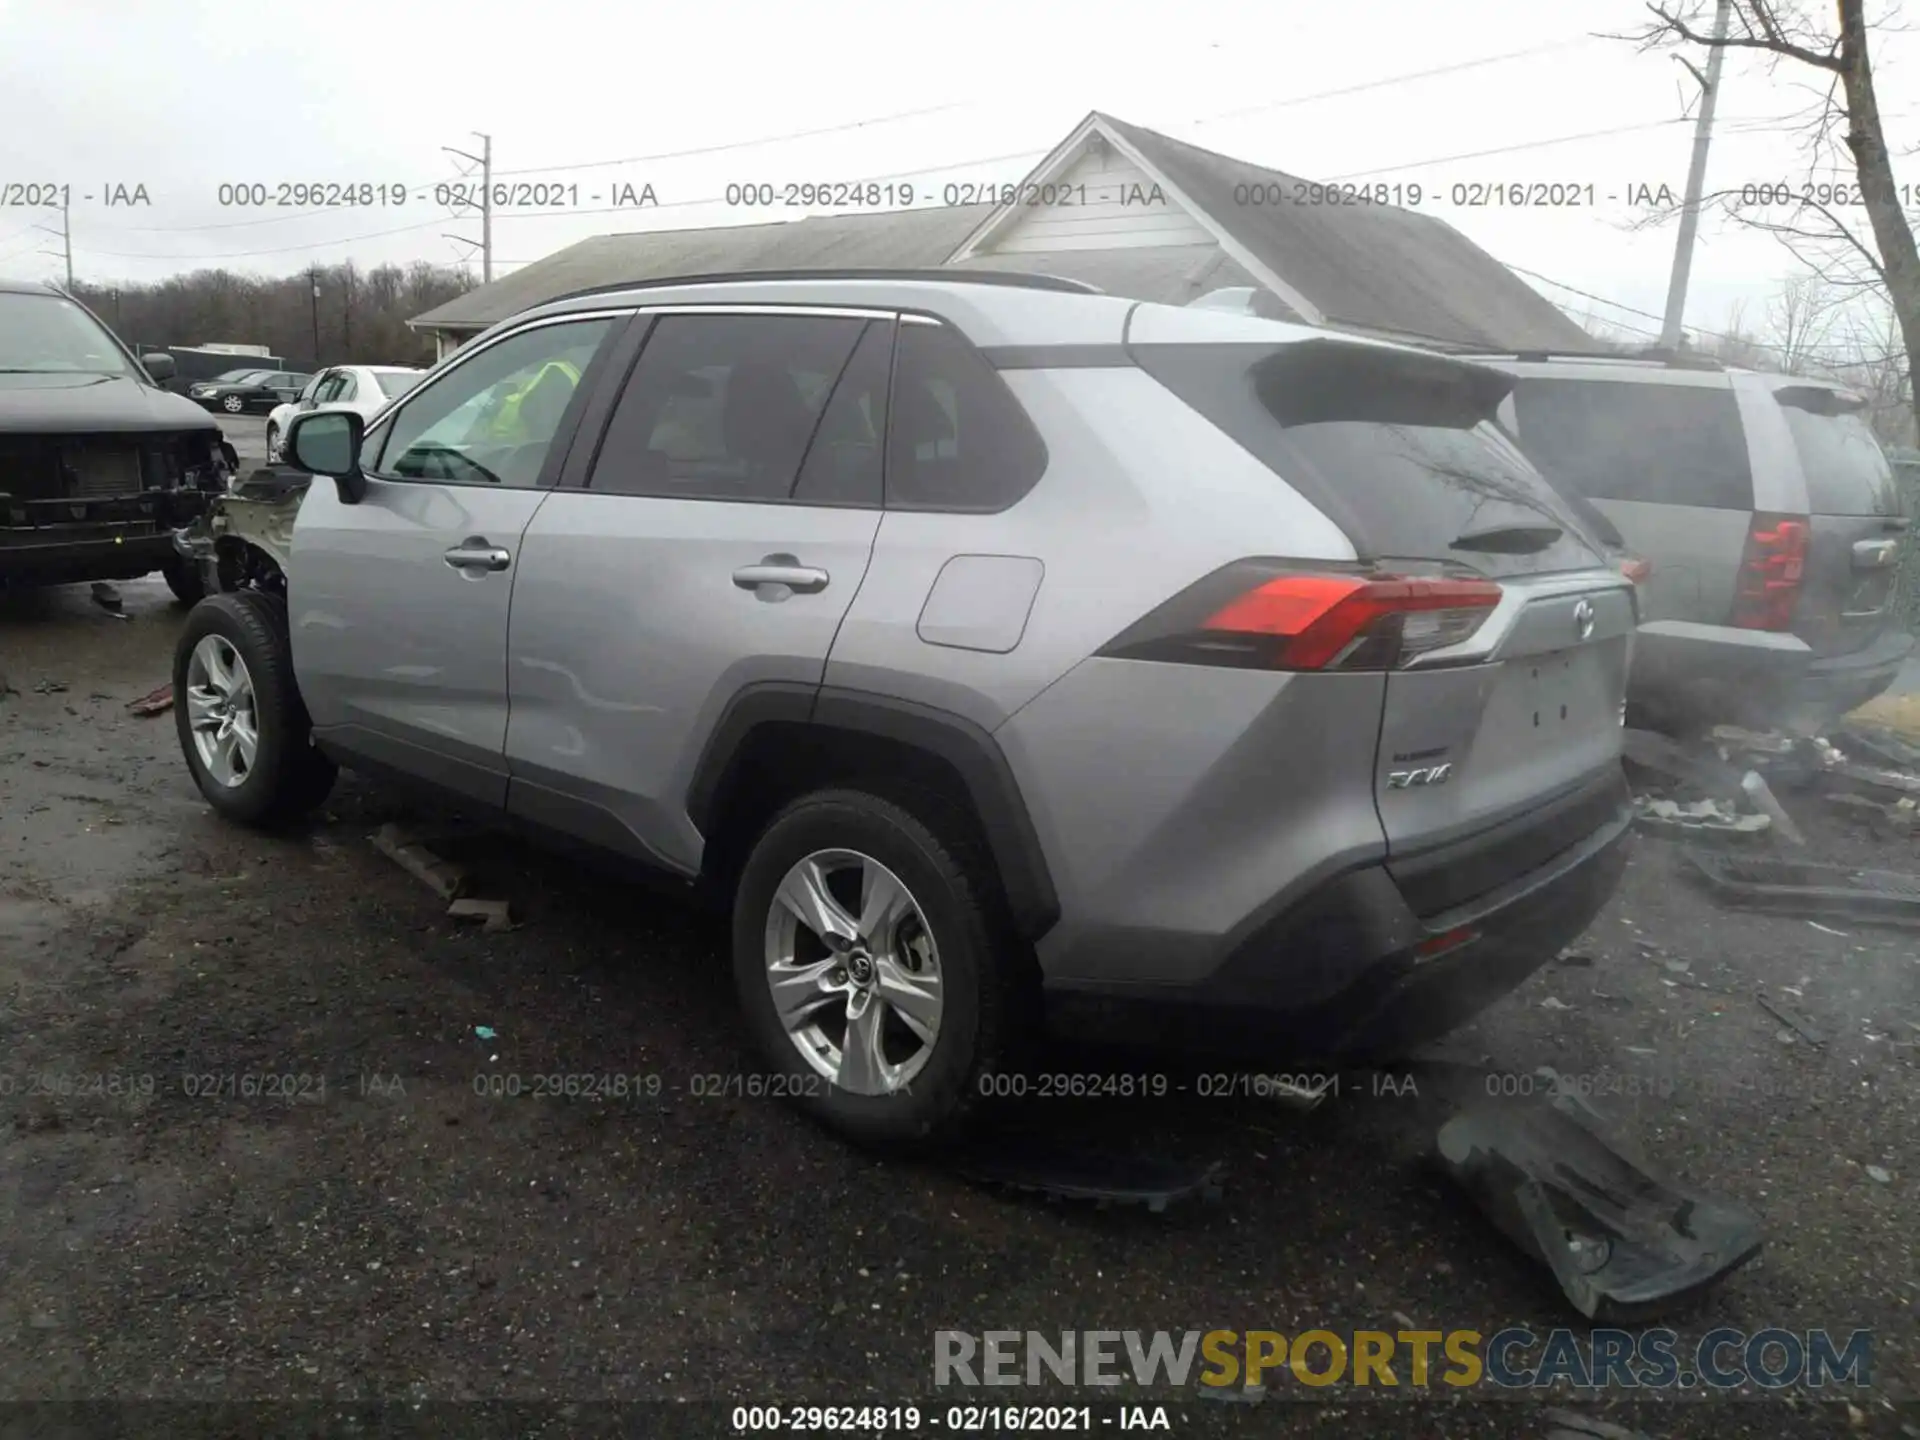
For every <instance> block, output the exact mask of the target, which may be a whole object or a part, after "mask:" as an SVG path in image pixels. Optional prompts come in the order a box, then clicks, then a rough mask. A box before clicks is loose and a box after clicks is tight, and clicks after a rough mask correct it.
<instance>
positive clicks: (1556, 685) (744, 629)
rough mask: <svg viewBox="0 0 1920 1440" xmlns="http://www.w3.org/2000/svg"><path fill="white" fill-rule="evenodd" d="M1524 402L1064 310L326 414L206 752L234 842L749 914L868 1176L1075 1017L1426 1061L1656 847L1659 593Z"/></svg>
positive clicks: (1235, 328)
mask: <svg viewBox="0 0 1920 1440" xmlns="http://www.w3.org/2000/svg"><path fill="white" fill-rule="evenodd" d="M1509 383H1510V382H1509V381H1508V380H1507V379H1506V377H1504V376H1502V375H1500V374H1499V373H1498V372H1496V371H1494V370H1492V369H1488V368H1484V367H1480V366H1475V365H1469V364H1464V363H1461V362H1459V361H1457V360H1453V359H1449V358H1446V357H1442V356H1438V355H1434V354H1430V353H1427V352H1424V351H1419V350H1414V349H1408V348H1403V347H1397V346H1393V345H1388V344H1382V343H1375V342H1371V341H1367V340H1362V339H1356V338H1350V337H1344V336H1337V335H1334V334H1331V333H1328V332H1325V331H1318V330H1312V329H1307V328H1303V327H1300V326H1294V325H1288V324H1282V323H1279V322H1275V321H1270V320H1262V319H1255V318H1252V317H1244V316H1236V315H1229V314H1223V313H1220V312H1217V311H1206V310H1193V309H1180V308H1177V307H1169V306H1162V305H1153V304H1140V303H1136V302H1133V301H1130V300H1126V299H1120V298H1116V297H1111V296H1106V295H1102V294H1100V293H1098V292H1096V291H1093V290H1091V289H1089V288H1088V287H1085V286H1082V285H1078V284H1075V283H1071V282H1066V281H1056V280H1050V279H1044V278H1039V277H1031V276H1016V275H980V274H975V275H959V274H949V273H945V272H934V273H927V272H894V273H881V272H836V273H822V274H784V275H779V276H739V277H728V278H715V279H701V280H687V281H679V282H674V283H670V284H650V285H646V286H628V287H621V288H617V289H609V290H602V291H597V292H593V293H588V294H582V295H577V296H572V297H567V298H564V299H561V300H557V301H554V302H551V303H548V304H545V305H542V306H540V307H539V308H537V309H535V310H532V311H529V312H527V313H525V314H523V315H520V316H517V317H515V318H514V319H512V320H510V321H508V322H505V323H503V324H502V325H500V326H498V327H496V328H495V329H494V330H492V331H490V332H488V333H487V334H485V335H483V336H482V337H480V338H478V339H476V340H474V341H473V342H471V343H470V344H468V345H467V346H466V347H465V348H463V349H461V350H460V351H458V352H457V353H455V354H454V355H452V356H451V357H449V358H448V359H447V360H446V361H444V362H443V363H442V364H441V365H440V366H438V367H437V368H436V369H435V370H434V371H433V372H432V373H430V374H429V375H428V376H427V377H426V378H425V379H424V380H423V381H422V382H421V383H420V384H419V385H418V386H417V387H416V388H415V389H413V390H412V391H411V392H410V393H409V394H407V395H406V396H405V397H403V398H402V399H401V400H399V401H398V402H397V403H396V404H394V405H393V406H391V407H389V408H387V409H386V410H384V411H383V412H381V413H380V414H378V415H376V416H374V417H373V418H372V419H371V420H370V421H369V420H363V418H362V417H361V416H359V415H356V414H350V413H344V412H335V413H327V412H320V413H317V414H309V415H304V416H301V417H299V418H298V419H296V420H295V421H294V422H293V424H292V427H291V428H290V431H289V434H288V437H287V453H288V455H289V456H290V457H291V459H292V460H293V462H294V463H295V464H296V465H297V466H298V467H299V468H300V469H302V470H304V471H308V472H310V473H312V474H313V475H315V476H316V477H330V478H327V479H320V478H316V479H315V480H314V481H313V482H312V483H311V484H310V485H309V486H308V488H307V489H306V492H305V495H304V498H303V499H301V500H300V501H299V502H298V503H299V509H298V518H297V521H296V523H295V525H294V527H293V531H292V538H291V544H290V547H289V550H288V552H287V553H288V562H287V564H286V566H285V570H284V574H283V575H282V576H280V577H278V578H277V579H274V580H272V581H270V582H269V583H266V584H264V585H261V586H257V587H250V588H248V589H245V590H242V591H239V592H237V593H226V594H220V595H216V596H213V597H210V598H209V599H207V600H206V601H205V602H203V603H202V604H201V606H199V607H198V608H197V609H196V611H195V612H194V613H193V614H192V615H191V616H190V617H189V620H188V623H187V625H186V627H185V629H184V632H183V635H182V638H181V641H180V645H179V649H178V653H177V656H176V659H175V667H174V679H175V684H176V687H177V691H178V694H179V695H180V696H181V697H182V703H181V704H180V706H179V707H178V715H179V726H180V739H181V742H182V746H183V748H184V750H185V753H186V758H187V761H188V763H189V765H190V766H191V767H192V771H193V774H194V777H195V779H196V780H197V782H198V783H199V786H200V788H201V790H202V791H203V792H204V793H205V795H206V796H207V798H208V799H209V800H210V801H211V802H212V803H213V805H214V806H215V807H216V808H217V809H218V810H220V811H222V812H224V813H226V814H228V815H230V816H233V817H235V818H238V819H241V820H246V821H249V822H253V823H259V824H267V823H272V822H276V821H283V820H286V819H288V818H290V817H292V816H295V815H297V814H298V813H300V812H301V811H303V810H305V809H307V808H310V807H311V806H312V805H314V804H315V803H316V802H317V800H318V798H319V797H320V796H322V795H323V794H324V793H325V791H326V789H327V787H328V785H329V784H330V783H331V780H332V778H333V775H334V770H335V766H336V765H344V766H348V767H351V768H354V769H359V770H364V771H367V772H370V773H373V774H376V775H381V774H384V775H387V776H395V777H401V778H404V779H407V780H411V781H415V782H426V783H427V784H429V785H430V786H432V787H434V788H435V789H436V790H437V791H438V792H440V793H441V794H444V795H447V796H451V797H453V798H454V799H456V800H457V801H459V802H464V803H465V804H466V805H468V806H470V807H474V808H476V809H478V810H481V811H485V812H491V813H496V814H504V815H506V816H509V817H512V818H513V819H516V820H518V821H521V822H524V823H525V824H526V825H527V826H529V827H531V828H533V829H535V830H540V831H545V832H548V833H551V834H556V835H558V836H561V837H565V838H568V839H571V840H573V841H584V842H588V843H590V844H592V845H594V846H597V847H600V848H601V849H604V850H608V851H612V852H616V853H617V854H619V855H621V856H625V857H630V858H631V859H634V860H637V861H641V862H644V863H645V864H647V865H649V866H651V867H654V868H655V869H658V870H662V871H666V872H669V873H671V874H672V875H675V876H678V877H680V878H681V879H683V880H685V881H686V882H687V883H688V885H689V888H690V889H700V890H704V891H706V892H708V893H711V894H714V895H716V896H718V897H720V898H722V899H723V900H724V901H725V903H727V904H728V905H730V907H731V914H732V917H733V933H732V964H733V968H734V972H735V978H736V980H737V982H738V989H739V996H740V1001H741V1004H742V1007H743V1009H744V1012H745V1017H746V1023H747V1025H748V1027H749V1029H750V1031H751V1033H752V1036H753V1039H754V1041H755V1042H756V1043H757V1046H758V1049H759V1051H760V1053H761V1055H762V1057H763V1058H764V1061H765V1063H766V1064H767V1065H768V1066H770V1067H772V1068H773V1069H775V1070H777V1071H779V1072H782V1073H784V1074H786V1075H788V1076H790V1077H792V1079H793V1080H794V1081H795V1082H796V1083H794V1084H793V1085H792V1086H791V1087H790V1088H791V1089H793V1090H795V1091H797V1092H798V1094H799V1096H800V1098H801V1100H802V1102H803V1103H804V1104H805V1105H806V1106H807V1107H808V1108H809V1109H811V1110H812V1111H813V1112H814V1113H815V1114H816V1115H817V1116H819V1117H820V1118H822V1119H824V1120H826V1121H827V1122H828V1123H830V1124H831V1125H832V1126H834V1127H835V1128H837V1129H839V1130H840V1131H842V1132H843V1133H846V1134H849V1135H852V1136H855V1137H858V1138H861V1139H864V1140H868V1141H878V1142H894V1143H900V1142H924V1141H930V1140H933V1139H935V1138H937V1137H942V1136H945V1135H947V1134H950V1133H951V1132H952V1131H953V1130H954V1129H956V1128H957V1127H958V1125H959V1124H960V1123H961V1122H962V1121H963V1120H964V1119H965V1118H966V1117H967V1115H968V1112H969V1111H970V1110H971V1109H972V1108H973V1107H974V1104H975V1101H976V1097H978V1096H979V1095H981V1094H982V1092H983V1090H984V1089H986V1088H989V1087H988V1086H986V1085H985V1084H984V1083H983V1082H984V1081H986V1080H988V1079H990V1078H991V1077H992V1072H993V1071H994V1070H995V1067H998V1066H1002V1065H1004V1064H1006V1063H1008V1057H1009V1055H1010V1054H1011V1053H1012V1052H1013V1047H1014V1045H1015V1042H1016V1040H1018V1039H1022V1038H1032V1037H1033V1036H1035V1035H1037V1034H1038V1033H1040V1030H1041V1027H1039V1026H1036V1025H1035V1023H1034V1022H1036V1021H1041V1020H1044V1021H1045V1022H1046V1023H1047V1026H1048V1027H1058V1029H1059V1030H1063V1031H1068V1032H1074V1031H1079V1032H1082V1033H1091V1034H1092V1035H1094V1036H1097V1037H1108V1038H1121V1039H1139V1038H1151V1039H1163V1040H1164V1039H1178V1038H1180V1037H1181V1036H1183V1035H1185V1036H1191V1037H1196V1038H1198V1039H1199V1040H1200V1041H1201V1042H1202V1043H1204V1044H1205V1045H1206V1046H1208V1047H1211V1048H1210V1053H1212V1054H1227V1053H1234V1054H1244V1055H1248V1056H1254V1055H1259V1056H1265V1057H1275V1056H1279V1055H1287V1056H1303V1057H1313V1058H1345V1057H1353V1056H1357V1055H1369V1054H1371V1055H1378V1054H1383V1053H1385V1054H1391V1053H1400V1052H1403V1051H1404V1049H1405V1047H1408V1046H1411V1045H1415V1044H1417V1043H1419V1042H1421V1041H1422V1040H1425V1039H1427V1038H1430V1037H1433V1036H1435V1035H1438V1034H1440V1033H1443V1032H1445V1031H1447V1030H1449V1029H1451V1028H1453V1027H1455V1026H1456V1025H1458V1024H1459V1023H1461V1022H1462V1021H1463V1020H1465V1019H1466V1018H1468V1017H1470V1016H1471V1015H1472V1014H1474V1013H1475V1012H1476V1011H1478V1010H1479V1009H1481V1008H1482V1007H1484V1006H1485V1005H1486V1004H1488V1003H1489V1002H1490V1001H1492V1000H1493V999H1495V998H1496V997H1498V996H1499V995H1501V994H1503V993H1504V992H1506V991H1508V990H1510V989H1511V988H1512V987H1514V986H1515V985H1517V984H1518V983H1519V982H1520V981H1521V980H1522V979H1523V978H1525V977H1526V976H1527V975H1528V974H1529V973H1531V972H1532V971H1533V970H1534V969H1535V968H1536V967H1537V966H1538V965H1540V964H1541V963H1542V962H1543V961H1545V960H1546V959H1547V958H1548V957H1550V956H1551V955H1553V954H1554V953H1555V950H1556V949H1557V947H1559V946H1561V945H1563V944H1564V943H1566V942H1567V941H1568V940H1570V939H1571V938H1572V937H1573V936H1574V935H1575V934H1576V933H1577V932H1579V931H1580V930H1581V929H1583V928H1584V927H1585V926H1586V925H1587V924H1588V922H1589V921H1590V920H1591V919H1592V918H1593V916H1594V914H1595V912H1596V911H1597V910H1598V909H1599V908H1600V907H1601V906H1602V904H1603V903H1604V902H1605V901H1606V900H1607V898H1608V896H1609V895H1610V893H1611V892H1612V890H1613V888H1614V885H1615V883H1616V880H1617V877H1618V875H1619V871H1620V868H1621V866H1622V865H1623V864H1624V858H1625V856H1624V847H1623V845H1622V843H1621V842H1622V839H1623V835H1624V833H1625V830H1626V827H1627V820H1628V810H1627V796H1626V793H1625V782H1624V778H1623V775H1622V771H1621V766H1620V759H1619V757H1620V748H1621V715H1622V708H1623V697H1624V687H1625V681H1626V674H1627V667H1628V662H1629V649H1630V645H1631V637H1632V634H1633V630H1634V625H1635V618H1636V611H1635V598H1634V595H1633V590H1632V586H1631V584H1630V583H1629V582H1628V581H1626V580H1625V579H1624V578H1623V577H1622V576H1621V575H1620V574H1619V573H1618V572H1617V571H1615V570H1613V569H1611V568H1609V567H1608V565H1607V564H1606V563H1605V561H1604V560H1603V559H1602V557H1601V556H1600V555H1599V553H1598V552H1597V551H1596V550H1595V548H1594V546H1593V544H1592V542H1591V541H1590V539H1589V538H1588V537H1587V536H1586V535H1585V533H1584V532H1583V531H1582V529H1581V528H1580V525H1579V522H1578V520H1577V519H1576V518H1575V517H1574V516H1573V515H1572V514H1570V513H1569V511H1568V509H1567V507H1566V505H1565V503H1564V502H1562V501H1561V500H1559V499H1558V498H1557V497H1556V495H1555V493H1554V491H1553V490H1552V489H1551V488H1550V487H1548V486H1547V485H1546V484H1545V483H1544V482H1543V481H1542V480H1541V478H1540V476H1539V475H1538V473H1537V472H1535V471H1534V470H1533V469H1532V468H1531V467H1530V466H1529V464H1528V463H1527V462H1526V460H1525V459H1524V458H1523V457H1522V456H1521V454H1520V452H1519V451H1518V450H1517V449H1515V448H1514V447H1513V446H1512V445H1511V443H1510V442H1509V441H1507V440H1506V439H1504V438H1503V437H1502V435H1501V434H1500V432H1499V431H1498V429H1497V428H1496V427H1495V426H1494V425H1493V424H1492V423H1491V417H1492V416H1493V414H1494V412H1495V410H1496V408H1497V406H1498V405H1499V402H1500V400H1501V398H1502V396H1503V395H1504V394H1505V393H1506V391H1507V388H1508V385H1509ZM282 586H284V595H281V594H278V593H275V592H276V591H277V590H279V589H280V588H281V587H282Z"/></svg>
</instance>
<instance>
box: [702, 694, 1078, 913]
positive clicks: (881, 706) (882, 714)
mask: <svg viewBox="0 0 1920 1440" xmlns="http://www.w3.org/2000/svg"><path fill="white" fill-rule="evenodd" d="M768 724H789V725H792V724H803V725H811V726H816V727H818V728H819V729H821V730H837V731H841V732H843V733H848V734H855V735H871V736H875V737H878V738H881V739H886V740H892V741H895V742H897V743H899V744H903V745H907V746H910V747H912V748H914V749H916V750H919V751H921V752H923V753H924V754H927V755H930V756H932V757H933V758H935V759H938V760H941V761H944V762H945V763H946V764H947V765H949V766H950V767H952V769H953V770H954V772H955V773H956V774H958V775H959V777H960V781H961V783H962V785H964V786H965V787H966V791H967V795H968V798H969V799H970V800H971V801H972V802H973V809H974V813H975V815H976V816H977V817H978V818H979V821H980V826H981V829H982V831H983V832H984V834H985V837H986V842H987V848H988V851H989V853H990V854H991V856H992V858H993V862H994V865H995V868H996V869H998V871H999V872H1000V873H999V879H1000V883H1001V886H1002V888H1003V890H1004V892H1005V894H1006V899H1007V906H1008V909H1009V911H1010V912H1011V915H1012V918H1013V922H1014V925H1015V926H1016V927H1017V928H1018V930H1019V931H1020V934H1021V935H1022V937H1023V938H1025V939H1027V940H1037V939H1039V938H1040V937H1041V936H1043V935H1045V934H1046V933H1047V931H1048V930H1050V929H1052V928H1053V925H1054V923H1055V922H1056V921H1057V920H1058V919H1059V918H1060V899H1059V894H1058V892H1057V891H1056V890H1055V889H1054V884H1053V874H1052V871H1051V869H1050V868H1049V867H1048V864H1047V858H1046V854H1045V852H1044V851H1043V850H1042V849H1041V845H1040V836H1039V832H1038V831H1037V830H1035V828H1034V825H1033V820H1032V817H1031V816H1030V815H1029V814H1028V812H1027V807H1026V802H1025V800H1024V799H1023V798H1022V797H1021V794H1020V786H1019V782H1018V780H1016V779H1015V777H1014V774H1013V767H1012V766H1011V765H1009V764H1008V763H1007V758H1006V756H1005V754H1004V753H1003V752H1002V751H1001V749H1000V746H999V744H998V742H996V741H995V740H994V738H993V736H992V735H991V734H990V733H989V732H988V731H986V730H984V729H982V728H981V727H980V726H979V725H977V724H975V723H974V722H973V721H971V720H968V719H966V718H965V717H963V716H960V715H955V714H953V713H951V712H949V711H945V710H940V709H937V708H935V707H933V706H929V705H921V704H917V703H915V702H913V701H909V700H899V699H895V698H893V697H891V696H886V695H875V694H870V693H868V692H866V691H860V690H846V689H838V688H835V687H832V686H825V687H815V686H811V685H801V684H793V683H788V682H778V681H773V682H764V683H760V684H754V685H748V686H746V687H744V688H743V689H742V690H740V691H739V692H738V693H737V694H735V695H734V697H733V698H732V699H731V700H730V701H728V702H727V707H726V709H725V710H724V711H723V712H722V713H721V716H720V721H719V723H718V724H717V725H716V726H715V727H714V730H713V734H712V736H711V737H710V738H709V739H708V741H707V744H706V747H705V749H704V750H703V751H702V753H701V756H700V760H699V762H698V764H697V765H696V766H695V769H694V774H693V781H692V783H691V784H690V785H689V786H688V788H687V815H688V818H689V819H690V820H692V822H693V824H694V828H695V829H697V830H699V831H700V832H701V833H702V834H703V835H708V834H709V832H710V831H711V828H712V826H713V823H714V821H715V819H716V817H717V815H718V813H719V810H720V805H721V802H722V800H723V798H724V796H725V793H726V788H727V781H728V778H729V772H730V771H731V770H732V767H733V763H734V761H735V760H736V759H737V758H738V757H739V756H740V755H741V754H742V753H743V752H744V751H745V748H746V745H747V742H748V740H749V739H750V737H751V736H752V734H753V732H754V731H755V730H757V729H759V728H760V727H761V726H762V725H768Z"/></svg>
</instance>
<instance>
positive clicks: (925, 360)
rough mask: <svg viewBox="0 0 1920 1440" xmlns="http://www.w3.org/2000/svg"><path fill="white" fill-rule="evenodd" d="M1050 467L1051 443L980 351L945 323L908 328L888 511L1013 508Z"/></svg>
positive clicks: (896, 374)
mask: <svg viewBox="0 0 1920 1440" xmlns="http://www.w3.org/2000/svg"><path fill="white" fill-rule="evenodd" d="M1046 468H1047V447H1046V442H1045V441H1043V440H1042V439H1041V438H1040V432H1039V431H1038V430H1036V429H1035V428H1034V425H1033V421H1032V420H1031V419H1029V418H1028V416H1027V412H1026V411H1025V410H1023V409H1022V408H1021V407H1020V402H1019V401H1018V400H1016V399H1014V398H1013V392H1012V391H1010V390H1008V389H1007V387H1006V384H1005V382H1004V381H1002V380H1001V379H1000V376H999V375H998V374H997V373H996V372H995V371H994V369H993V367H992V366H991V365H989V364H988V363H987V362H986V359H985V358H984V357H983V356H981V355H980V353H979V352H978V351H976V350H975V349H974V348H973V347H972V346H971V345H969V344H968V343H967V342H966V341H965V340H963V339H962V338H961V337H960V336H959V335H958V334H956V333H955V332H954V331H952V330H949V329H948V328H947V327H946V326H944V325H924V324H907V323H903V324H902V325H901V326H900V336H899V340H898V342H897V345H896V350H895V355H894V362H893V411H892V414H891V415H890V417H889V418H888V421H887V508H888V509H889V510H967V511H982V512H991V511H995V510H1004V509H1006V508H1007V507H1008V506H1009V505H1011V504H1013V503H1014V501H1016V500H1018V499H1020V498H1021V496H1023V495H1025V494H1026V493H1027V492H1028V491H1029V490H1031V489H1032V488H1033V487H1034V486H1035V485H1036V484H1038V483H1039V481H1040V476H1041V475H1042V474H1043V473H1044V472H1045V471H1046Z"/></svg>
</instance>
